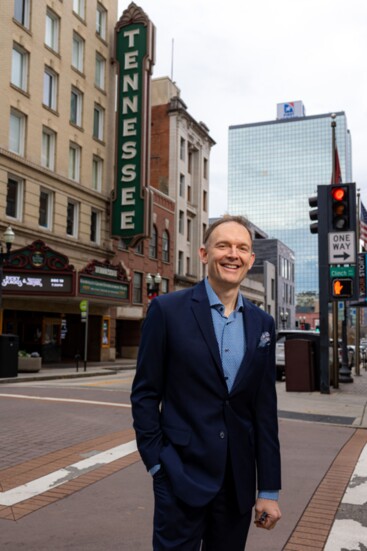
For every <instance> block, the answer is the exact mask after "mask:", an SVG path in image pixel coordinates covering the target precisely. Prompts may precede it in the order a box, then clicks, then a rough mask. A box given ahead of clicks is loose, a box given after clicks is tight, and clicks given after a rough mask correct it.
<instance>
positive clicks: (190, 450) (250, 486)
mask: <svg viewBox="0 0 367 551" xmlns="http://www.w3.org/2000/svg"><path fill="white" fill-rule="evenodd" d="M243 315H244V327H245V331H246V343H247V350H246V354H245V357H244V359H243V361H242V364H241V366H240V369H239V371H238V373H237V377H236V379H235V382H234V385H233V387H232V389H231V391H230V392H229V391H228V389H227V385H226V381H225V379H224V375H223V370H222V366H221V359H220V354H219V348H218V344H217V341H216V338H215V333H214V327H213V322H212V317H211V312H210V306H209V300H208V296H207V293H206V289H205V284H204V282H203V281H202V282H201V283H199V284H198V285H196V286H194V287H192V288H190V289H188V290H184V291H178V292H175V293H171V294H167V295H163V296H160V297H158V298H156V299H154V300H153V301H152V303H151V305H150V307H149V309H148V313H147V317H146V320H145V322H144V324H143V331H142V338H141V344H140V348H139V354H138V362H137V371H136V375H135V379H134V382H133V387H132V394H131V402H132V413H133V418H134V428H135V431H136V436H137V443H138V449H139V452H140V454H141V457H142V459H143V462H144V463H145V465H146V467H147V469H148V470H149V469H151V468H152V467H153V466H154V465H157V464H159V463H160V464H161V465H162V466H163V468H164V469H165V471H166V473H167V475H168V477H169V478H170V481H171V484H172V488H173V491H174V493H175V495H176V496H177V497H179V498H180V499H182V500H183V501H184V502H186V503H187V504H189V505H191V506H193V507H197V506H203V505H205V504H206V503H208V502H209V501H210V500H211V499H212V498H213V497H214V496H215V495H216V493H217V492H218V490H219V489H220V487H221V484H222V482H223V478H224V474H225V468H226V460H227V457H230V460H231V462H232V469H233V473H234V478H235V483H236V490H237V497H238V501H239V504H240V508H241V510H242V511H243V512H245V511H247V510H249V509H250V508H251V507H252V506H253V504H254V502H255V497H256V495H255V494H256V485H257V486H258V489H259V490H279V489H280V485H281V482H280V453H279V441H278V424H277V406H276V392H275V332H274V320H273V318H272V317H271V316H269V315H268V314H266V313H265V312H263V311H262V310H261V309H260V308H257V307H256V306H255V305H253V304H252V303H251V302H249V301H248V300H246V299H245V300H244V311H243ZM264 334H265V337H267V335H266V334H269V335H270V340H269V338H268V339H267V340H268V342H266V339H265V341H264ZM228 451H229V452H230V453H229V455H228ZM256 481H257V482H256Z"/></svg>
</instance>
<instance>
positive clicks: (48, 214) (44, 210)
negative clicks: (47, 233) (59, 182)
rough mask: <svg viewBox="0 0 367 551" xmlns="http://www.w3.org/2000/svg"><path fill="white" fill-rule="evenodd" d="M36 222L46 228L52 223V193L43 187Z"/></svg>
mask: <svg viewBox="0 0 367 551" xmlns="http://www.w3.org/2000/svg"><path fill="white" fill-rule="evenodd" d="M38 224H39V226H41V227H42V228H47V229H50V228H51V224H52V193H51V192H50V191H47V190H44V189H41V192H40V202H39V217H38Z"/></svg>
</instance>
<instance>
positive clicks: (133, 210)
mask: <svg viewBox="0 0 367 551" xmlns="http://www.w3.org/2000/svg"><path fill="white" fill-rule="evenodd" d="M115 31H116V60H117V63H118V66H119V73H118V97H117V146H116V152H117V156H116V182H115V192H114V197H113V201H112V228H111V229H112V231H111V233H112V235H113V236H114V237H120V238H122V239H123V240H124V241H125V243H126V244H128V245H129V244H130V245H132V244H133V243H136V242H137V241H138V240H139V239H141V238H142V237H145V236H147V235H148V233H149V232H148V223H149V210H150V209H149V197H150V194H149V190H148V186H149V166H150V158H149V141H150V140H149V137H150V76H151V72H152V65H153V63H154V60H153V47H154V26H153V25H152V23H151V22H150V21H149V19H148V17H147V16H146V14H145V13H144V12H143V10H141V8H139V7H138V6H136V5H135V4H134V3H132V4H130V6H129V7H128V8H127V10H125V11H124V12H123V14H122V17H121V19H120V21H119V22H118V23H117V25H116V29H115Z"/></svg>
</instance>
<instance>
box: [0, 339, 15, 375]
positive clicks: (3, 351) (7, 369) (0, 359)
mask: <svg viewBox="0 0 367 551" xmlns="http://www.w3.org/2000/svg"><path fill="white" fill-rule="evenodd" d="M18 348H19V337H18V335H10V334H9V335H7V334H5V335H0V378H5V377H17V376H18Z"/></svg>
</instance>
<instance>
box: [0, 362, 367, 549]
mask: <svg viewBox="0 0 367 551" xmlns="http://www.w3.org/2000/svg"><path fill="white" fill-rule="evenodd" d="M134 368H135V360H118V361H116V362H106V363H103V364H101V363H89V364H87V367H86V371H84V365H83V363H79V368H78V371H77V370H76V366H75V364H63V365H57V366H55V365H44V366H43V367H42V370H41V371H40V372H38V373H19V374H18V377H15V378H8V379H0V383H6V384H7V385H9V384H11V385H13V384H17V383H27V382H30V381H43V380H51V379H64V378H69V379H70V378H78V377H93V376H106V375H108V374H111V375H115V374H116V373H117V372H119V371H121V370H129V369H134ZM353 379H354V382H353V383H343V384H340V387H339V389H333V388H331V389H330V390H331V392H330V394H328V395H326V394H320V393H319V392H286V389H285V383H284V382H282V383H277V393H278V409H279V418H280V422H282V420H283V419H286V420H292V421H294V422H295V423H297V422H298V421H303V422H304V421H306V422H309V423H317V424H318V425H319V424H323V425H324V427H327V426H328V425H330V426H331V425H338V426H344V427H347V428H348V429H350V430H351V437H350V438H349V440H347V441H346V443H345V445H344V446H343V447H342V448H341V449H340V451H339V452H338V453H337V454H336V457H335V458H334V460H333V461H332V462H331V464H330V467H328V468H327V470H326V472H325V471H324V472H325V474H324V472H323V474H322V476H323V478H322V479H321V481H320V483H319V484H318V486H317V487H316V489H315V491H314V493H313V495H312V496H311V498H310V500H309V502H308V503H307V505H306V507H305V509H304V510H303V512H302V513H301V515H300V517H299V518H297V519H296V520H295V525H294V527H293V526H292V532H291V534H290V536H289V537H288V539H287V541H286V543H285V545H284V546H283V547H282V551H356V550H357V549H358V550H362V549H365V547H363V546H365V545H366V541H367V479H366V472H367V371H365V370H364V369H361V375H360V376H356V375H354V374H353ZM294 426H295V425H294ZM304 426H305V425H304V424H303V425H301V424H300V430H302V427H304ZM309 426H311V425H309ZM296 430H297V429H296ZM326 434H327V432H326ZM315 468H316V469H317V467H315ZM285 475H286V473H285ZM279 528H281V526H279ZM274 551H280V550H279V549H276V550H274Z"/></svg>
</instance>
